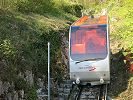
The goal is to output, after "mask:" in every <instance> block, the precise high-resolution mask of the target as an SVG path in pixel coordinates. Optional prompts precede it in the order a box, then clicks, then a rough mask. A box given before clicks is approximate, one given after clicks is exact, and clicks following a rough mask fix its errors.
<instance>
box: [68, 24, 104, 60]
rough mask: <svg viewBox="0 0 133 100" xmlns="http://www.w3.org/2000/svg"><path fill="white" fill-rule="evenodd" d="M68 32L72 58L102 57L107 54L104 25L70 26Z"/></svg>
mask: <svg viewBox="0 0 133 100" xmlns="http://www.w3.org/2000/svg"><path fill="white" fill-rule="evenodd" d="M70 34H71V35H70V36H71V37H70V53H71V58H72V59H73V60H76V61H80V60H89V59H90V60H91V59H104V58H105V57H106V56H107V30H106V25H97V26H82V27H81V26H72V27H71V32H70Z"/></svg>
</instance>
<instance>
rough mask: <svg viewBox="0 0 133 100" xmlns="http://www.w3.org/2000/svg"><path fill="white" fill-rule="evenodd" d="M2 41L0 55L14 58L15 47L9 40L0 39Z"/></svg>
mask: <svg viewBox="0 0 133 100" xmlns="http://www.w3.org/2000/svg"><path fill="white" fill-rule="evenodd" d="M1 42H2V43H1V44H0V51H1V56H2V54H3V56H5V57H6V58H9V57H12V58H14V56H15V53H16V51H15V47H14V46H13V45H12V44H11V41H10V40H7V39H5V40H2V41H1Z"/></svg>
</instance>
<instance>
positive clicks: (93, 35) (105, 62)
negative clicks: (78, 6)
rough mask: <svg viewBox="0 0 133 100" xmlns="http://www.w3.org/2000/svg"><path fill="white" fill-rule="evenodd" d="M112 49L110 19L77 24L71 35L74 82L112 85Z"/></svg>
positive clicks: (71, 72) (70, 56)
mask: <svg viewBox="0 0 133 100" xmlns="http://www.w3.org/2000/svg"><path fill="white" fill-rule="evenodd" d="M109 49H110V48H109V31H108V17H107V16H106V15H103V16H99V17H96V18H95V17H88V16H83V17H82V18H80V19H79V20H78V21H76V22H75V23H73V24H72V25H71V27H70V31H69V67H70V79H71V80H73V81H74V82H76V84H81V85H84V84H88V83H89V84H90V86H96V85H99V86H102V85H103V84H108V83H109V82H110V60H109V57H110V56H109V54H110V50H109ZM99 100H100V99H99ZM104 100H105V99H104Z"/></svg>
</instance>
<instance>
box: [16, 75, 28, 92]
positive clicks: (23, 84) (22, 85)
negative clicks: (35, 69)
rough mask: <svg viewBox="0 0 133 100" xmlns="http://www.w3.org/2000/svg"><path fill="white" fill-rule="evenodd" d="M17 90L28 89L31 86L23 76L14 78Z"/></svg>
mask: <svg viewBox="0 0 133 100" xmlns="http://www.w3.org/2000/svg"><path fill="white" fill-rule="evenodd" d="M14 84H15V90H22V89H23V90H25V91H26V90H27V89H28V88H29V85H28V83H27V82H26V81H25V80H24V79H23V78H15V80H14Z"/></svg>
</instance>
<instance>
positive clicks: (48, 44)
mask: <svg viewBox="0 0 133 100" xmlns="http://www.w3.org/2000/svg"><path fill="white" fill-rule="evenodd" d="M48 100H50V42H48Z"/></svg>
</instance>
